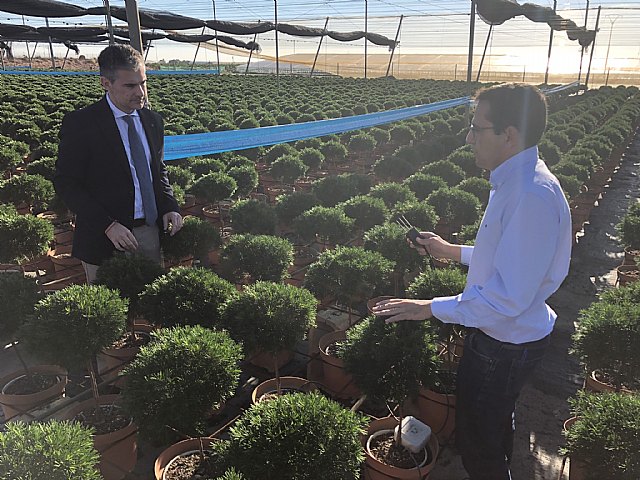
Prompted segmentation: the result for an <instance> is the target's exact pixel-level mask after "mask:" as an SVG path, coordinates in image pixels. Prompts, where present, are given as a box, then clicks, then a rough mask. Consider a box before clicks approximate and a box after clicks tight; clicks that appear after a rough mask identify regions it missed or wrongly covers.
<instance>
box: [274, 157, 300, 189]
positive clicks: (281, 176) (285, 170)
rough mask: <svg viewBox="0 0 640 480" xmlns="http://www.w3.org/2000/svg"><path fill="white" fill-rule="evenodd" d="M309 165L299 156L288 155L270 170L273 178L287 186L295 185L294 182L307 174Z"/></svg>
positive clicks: (276, 161) (277, 160)
mask: <svg viewBox="0 0 640 480" xmlns="http://www.w3.org/2000/svg"><path fill="white" fill-rule="evenodd" d="M308 168H309V167H307V165H306V164H305V163H304V162H303V161H302V159H301V158H300V156H299V155H298V154H297V152H296V154H287V155H283V156H281V157H279V158H278V159H276V160H275V161H274V162H273V163H272V164H271V168H270V172H271V175H272V176H273V178H275V179H277V180H279V181H280V182H281V183H283V184H286V185H293V182H294V181H295V180H297V179H298V178H300V177H303V176H304V174H305V173H307V169H308Z"/></svg>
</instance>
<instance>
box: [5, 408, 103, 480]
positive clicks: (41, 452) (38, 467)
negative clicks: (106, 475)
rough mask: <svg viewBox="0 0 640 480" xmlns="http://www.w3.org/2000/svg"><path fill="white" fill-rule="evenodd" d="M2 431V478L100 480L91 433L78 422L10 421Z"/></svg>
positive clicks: (96, 454)
mask: <svg viewBox="0 0 640 480" xmlns="http://www.w3.org/2000/svg"><path fill="white" fill-rule="evenodd" d="M4 428H5V431H0V478H7V479H9V478H11V479H16V480H18V479H27V478H28V479H30V480H69V479H72V478H77V479H82V480H99V479H101V478H102V477H101V476H100V472H99V471H98V469H97V468H96V464H97V463H98V460H99V457H98V452H96V450H95V449H94V448H93V442H92V440H91V431H90V430H89V429H88V428H86V427H83V426H81V425H80V424H78V423H70V422H60V421H57V420H51V421H48V422H45V423H38V422H33V423H22V422H10V423H7V424H6V425H5V427H4Z"/></svg>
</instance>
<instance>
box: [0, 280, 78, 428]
mask: <svg viewBox="0 0 640 480" xmlns="http://www.w3.org/2000/svg"><path fill="white" fill-rule="evenodd" d="M41 298H42V294H41V292H40V288H39V286H38V283H37V282H36V280H35V279H34V278H32V277H26V276H25V275H24V274H23V273H22V272H19V271H13V272H11V271H9V272H3V273H1V274H0V305H2V306H3V314H2V318H1V320H0V344H1V345H3V346H4V345H6V344H7V343H10V344H11V346H12V349H13V351H14V352H15V353H16V355H17V357H18V360H19V361H20V363H21V365H22V369H20V370H17V371H15V372H12V373H10V374H7V375H5V376H4V377H3V378H2V379H0V388H1V389H2V390H1V393H0V404H1V405H2V410H3V412H4V418H5V419H6V420H11V419H13V418H14V417H17V416H18V415H20V414H22V413H26V412H28V411H29V410H31V409H33V408H35V407H37V406H38V405H41V404H43V403H46V402H47V401H51V400H52V399H55V398H59V397H61V396H62V393H63V392H64V389H65V385H66V383H67V376H66V375H67V371H66V370H65V369H63V368H62V367H59V366H56V365H37V366H34V367H28V366H27V364H26V362H25V361H24V359H23V357H22V355H21V353H20V348H19V345H18V343H17V342H16V341H15V340H16V338H15V334H16V332H17V331H18V329H19V328H20V327H21V326H22V325H23V324H24V323H25V321H26V320H27V318H28V317H29V316H31V315H33V312H34V306H35V305H36V303H37V302H38V301H39V300H40V299H41Z"/></svg>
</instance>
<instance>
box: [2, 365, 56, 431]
mask: <svg viewBox="0 0 640 480" xmlns="http://www.w3.org/2000/svg"><path fill="white" fill-rule="evenodd" d="M30 370H31V372H32V373H42V374H48V375H56V376H57V377H58V378H59V381H58V382H57V383H55V384H54V385H52V386H50V387H49V388H47V389H46V390H43V391H41V392H38V393H32V394H28V395H10V394H5V393H4V392H5V389H6V388H7V386H8V385H9V384H10V383H12V382H13V381H15V380H17V379H18V378H21V377H24V376H25V372H24V370H20V371H17V372H13V373H11V374H9V375H6V376H5V377H3V378H1V379H0V386H1V387H2V393H0V404H1V405H2V411H3V413H4V418H5V419H6V420H10V419H12V418H13V417H17V416H20V415H22V414H23V413H25V412H28V411H30V410H33V409H34V408H36V407H39V406H41V405H44V404H46V403H49V402H51V401H53V400H55V399H58V398H61V397H62V395H63V393H64V389H65V387H66V385H67V371H66V370H65V369H64V368H62V367H59V366H57V365H36V366H35V367H31V368H30Z"/></svg>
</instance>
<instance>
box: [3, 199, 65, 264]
mask: <svg viewBox="0 0 640 480" xmlns="http://www.w3.org/2000/svg"><path fill="white" fill-rule="evenodd" d="M52 241H53V225H51V223H49V222H48V221H47V220H45V219H43V218H38V217H36V216H34V215H19V214H18V213H17V212H16V211H15V210H14V209H10V208H3V209H0V245H2V250H0V263H4V264H7V263H9V264H20V263H23V262H25V261H26V260H29V259H33V258H35V257H37V256H39V255H43V254H44V253H46V252H47V250H48V248H49V244H50V243H51V242H52Z"/></svg>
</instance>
